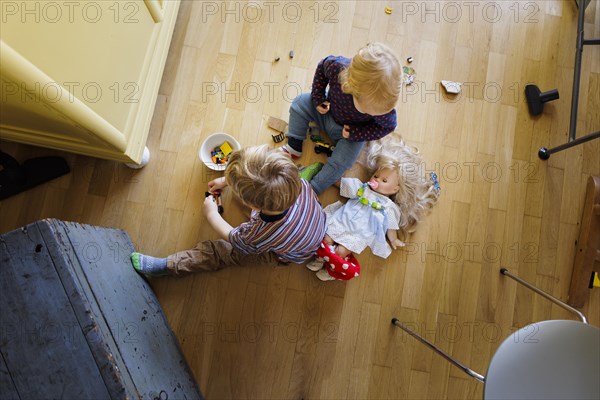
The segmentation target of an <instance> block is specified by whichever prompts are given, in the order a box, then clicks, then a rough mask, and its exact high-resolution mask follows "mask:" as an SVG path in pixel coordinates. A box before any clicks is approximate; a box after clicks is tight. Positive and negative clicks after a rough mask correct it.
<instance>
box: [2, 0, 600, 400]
mask: <svg viewBox="0 0 600 400" xmlns="http://www.w3.org/2000/svg"><path fill="white" fill-rule="evenodd" d="M386 6H387V7H392V8H393V10H392V13H391V14H387V13H386V12H385V11H384V9H385V7H386ZM586 32H587V34H586V36H588V37H599V36H600V6H599V4H598V1H597V0H595V1H592V2H591V4H590V6H589V7H588V10H587V14H586ZM575 35H576V6H575V3H574V2H573V1H528V2H523V1H496V2H464V3H462V2H458V3H457V2H443V1H424V2H410V1H404V2H402V1H396V0H392V1H350V0H347V1H326V2H313V1H295V2H294V1H292V2H278V1H274V2H249V3H246V2H237V1H232V2H213V1H193V2H192V1H187V0H186V1H183V2H182V5H181V9H180V13H179V17H178V23H177V27H176V31H175V33H174V37H173V42H172V46H171V49H170V54H169V58H168V61H167V65H166V69H165V73H164V78H163V82H162V85H161V89H160V95H159V98H158V101H157V104H156V111H155V115H154V119H153V123H152V127H151V132H150V136H149V139H148V147H149V148H150V150H151V153H152V159H151V162H150V164H149V165H148V166H146V167H145V168H143V169H141V170H131V169H128V168H126V167H125V166H123V165H119V164H117V163H114V162H110V161H104V160H100V159H93V158H88V157H83V156H77V155H72V154H63V153H59V152H56V151H53V150H49V149H41V148H34V147H29V146H25V145H17V144H14V143H8V142H1V143H0V146H1V148H2V150H3V151H6V152H8V153H10V154H13V155H14V156H16V157H17V158H18V159H19V160H25V159H27V158H31V157H35V156H40V155H50V154H60V155H64V156H65V157H66V159H67V160H68V162H69V164H70V165H71V167H72V172H71V173H70V174H69V175H67V176H64V177H62V178H60V179H58V180H55V181H53V182H51V183H48V184H46V185H43V186H40V187H37V188H35V189H32V190H30V191H28V192H26V193H22V194H20V195H18V196H15V197H12V198H10V199H7V200H5V201H2V202H0V217H1V218H0V232H6V231H8V230H12V229H15V228H18V227H20V226H22V225H25V224H27V223H30V222H32V221H35V220H38V219H40V218H45V217H54V218H60V219H64V220H70V221H78V222H82V223H89V224H95V225H102V226H111V227H118V228H122V229H125V230H126V231H127V232H128V233H129V234H130V236H131V238H132V240H133V241H134V243H135V245H136V247H137V248H138V249H139V250H140V251H141V252H145V253H149V254H153V255H157V256H166V255H168V254H170V253H173V252H175V251H178V250H182V249H185V248H189V247H191V246H193V245H194V244H195V243H196V242H197V241H199V240H203V239H209V238H214V237H215V235H214V233H213V232H211V230H210V228H209V227H208V226H207V224H206V222H205V220H204V218H203V216H202V213H201V207H200V206H201V204H202V201H203V198H204V192H205V190H206V189H205V188H206V184H207V182H208V181H209V180H210V179H212V178H214V177H216V176H219V174H218V173H209V171H208V170H207V169H206V168H205V167H204V166H203V165H202V163H201V162H200V161H199V159H198V156H197V153H198V149H199V146H200V143H201V142H202V140H203V139H204V138H205V137H207V136H208V135H210V134H211V133H213V132H217V131H225V132H229V133H231V134H233V135H235V136H236V137H237V138H238V140H239V141H240V143H241V144H242V145H243V146H249V145H254V144H262V143H272V140H271V134H272V133H273V132H272V131H270V130H269V129H268V128H267V126H266V120H267V118H268V117H269V116H275V117H280V118H284V119H286V120H287V118H288V109H289V104H290V102H291V100H292V99H293V98H294V97H295V96H296V95H297V94H299V93H301V92H302V91H306V90H308V89H309V88H310V85H311V82H312V76H313V73H314V69H315V67H316V64H317V62H318V61H319V60H320V59H321V58H323V57H324V56H327V55H329V54H339V55H347V56H352V55H353V54H354V53H355V51H356V50H357V49H358V48H359V47H361V46H362V45H364V44H365V43H366V42H368V41H383V42H385V43H387V44H389V45H390V46H391V47H392V48H393V49H394V50H395V51H396V52H397V54H398V56H399V58H400V59H401V60H405V59H406V58H407V57H409V56H412V57H413V58H414V61H413V63H412V64H410V65H411V66H412V67H413V68H414V69H415V70H416V81H415V83H414V84H413V85H411V86H410V87H408V88H407V89H406V91H405V93H404V94H403V96H402V98H401V99H400V101H399V102H398V106H397V110H398V114H399V126H398V133H399V134H401V135H402V136H403V137H404V138H405V140H406V141H407V142H409V143H410V144H413V145H415V146H417V147H418V148H419V149H420V150H421V153H422V155H423V158H424V160H425V163H426V168H427V169H428V170H431V171H436V172H437V174H438V176H439V178H440V184H441V187H442V195H441V198H440V202H439V204H438V205H437V206H436V207H435V209H434V211H433V212H432V214H431V215H430V216H428V217H427V218H426V219H425V221H424V223H423V224H422V225H421V226H419V228H418V230H417V232H416V233H415V234H413V235H412V237H411V238H410V239H409V243H408V246H407V247H406V248H405V249H404V250H399V251H395V252H394V253H393V254H392V256H390V257H389V259H387V260H382V259H379V258H376V257H374V256H372V255H371V254H370V253H369V252H368V251H365V252H364V253H363V254H361V255H360V256H359V260H360V262H361V264H362V265H363V273H362V274H361V276H360V278H359V279H355V280H352V281H349V282H347V283H343V282H327V283H323V282H320V281H318V280H317V279H316V278H315V276H314V274H312V273H311V272H310V271H308V270H307V269H305V268H304V267H301V266H296V267H290V268H277V269H270V268H266V267H257V266H248V267H246V268H231V269H226V270H223V271H220V272H217V273H207V274H197V275H195V276H190V277H186V278H183V279H174V278H164V279H155V280H153V281H152V285H153V287H154V289H155V291H156V293H157V295H158V297H159V300H160V302H161V304H162V305H163V307H164V309H165V312H166V314H167V317H168V319H169V321H170V322H171V325H172V327H173V329H174V331H175V333H176V335H177V337H178V339H179V341H180V343H181V345H182V349H183V351H184V353H185V356H186V358H187V360H188V362H189V364H190V366H191V367H192V369H193V372H194V374H195V376H196V378H197V380H198V382H199V383H200V386H201V388H202V390H203V392H204V393H205V395H206V397H207V398H208V399H437V398H451V399H476V398H481V396H482V385H481V384H479V383H478V382H476V381H474V380H473V379H470V378H469V377H467V376H466V375H464V374H463V373H462V372H461V371H459V370H458V369H456V368H454V367H452V366H451V365H450V364H448V363H447V362H446V361H445V360H443V359H442V358H440V357H438V356H436V355H435V354H433V353H432V352H431V351H430V350H429V349H427V348H425V347H424V346H423V345H421V344H420V343H418V342H416V341H415V340H413V339H412V338H410V337H408V336H407V335H404V334H402V333H401V331H400V330H398V329H397V328H394V327H393V326H392V325H391V324H390V320H391V318H392V317H397V318H399V319H400V320H401V321H403V322H405V323H407V324H409V325H410V326H412V327H413V328H414V329H417V330H418V331H419V332H420V333H421V334H422V335H425V336H426V337H427V338H428V339H430V340H432V341H434V342H435V343H437V344H438V345H439V346H441V347H442V348H444V349H445V350H446V351H448V352H450V353H451V354H453V355H454V356H455V357H456V358H457V359H459V360H461V361H462V362H464V363H465V364H467V365H469V366H470V367H471V368H473V369H475V370H477V371H479V372H481V373H485V371H486V367H487V365H488V363H489V361H490V358H491V356H492V354H493V353H494V351H495V349H496V348H497V347H498V346H499V344H500V343H501V342H502V340H503V338H505V337H506V336H508V335H509V334H510V333H512V332H513V331H514V330H515V329H517V328H520V327H523V326H525V325H527V324H529V323H531V322H535V321H540V320H545V319H561V318H565V319H567V318H571V317H570V316H569V315H568V314H566V312H565V311H564V310H562V309H560V308H558V307H556V306H553V305H552V304H551V303H549V302H547V301H546V300H544V299H542V298H540V297H539V296H537V295H534V294H533V293H531V292H529V291H527V290H526V289H524V288H518V287H517V286H516V283H515V282H513V281H509V280H508V279H507V278H504V277H502V276H501V275H500V274H499V273H498V271H499V269H500V267H501V266H505V267H507V268H509V269H510V270H511V271H512V272H514V273H517V274H518V275H519V276H521V277H522V278H524V279H527V280H529V281H530V282H532V283H534V284H535V285H537V286H538V287H540V288H542V289H543V290H546V291H548V292H550V293H552V294H554V295H555V296H557V297H559V298H562V299H566V296H567V292H568V287H569V280H570V275H571V267H572V260H573V256H574V251H575V241H576V240H577V236H578V233H579V223H580V218H581V214H582V204H583V199H584V190H585V183H586V180H587V178H588V176H589V175H600V141H599V140H595V141H592V142H588V143H586V144H584V145H581V146H578V147H574V148H572V149H569V150H567V151H564V152H561V153H557V154H555V155H552V157H551V158H550V160H548V161H541V160H539V159H538V157H537V151H538V149H539V148H540V147H542V146H546V147H553V146H556V145H559V144H562V143H565V142H566V141H567V131H568V123H569V113H570V102H571V85H572V79H573V64H574V58H575V54H574V53H575V47H574V46H575ZM290 50H293V51H294V57H293V59H292V58H289V52H290ZM276 57H280V60H279V61H278V62H275V61H274V59H275V58H276ZM442 79H447V80H454V81H459V82H463V91H462V93H461V94H460V95H458V96H455V97H450V96H448V95H446V94H445V93H444V92H443V89H441V86H440V84H439V82H440V81H441V80H442ZM528 83H535V84H537V85H538V86H539V87H540V88H541V89H542V90H544V91H545V90H550V89H554V88H556V89H558V90H559V93H560V99H558V100H555V101H553V102H551V103H547V104H546V106H545V110H544V113H543V115H541V116H539V117H531V116H530V115H529V113H528V111H527V104H526V102H525V97H524V87H525V85H526V84H528ZM599 110H600V49H598V46H596V48H595V49H594V48H593V46H589V47H588V48H586V50H585V52H584V61H583V68H582V78H581V95H580V101H579V118H578V135H583V134H587V133H589V132H592V131H596V130H598V129H599V127H600V112H599ZM306 146H309V144H306ZM305 150H306V151H305V154H306V156H305V159H302V162H303V163H310V162H312V161H314V160H317V159H322V158H324V157H325V156H324V155H316V154H310V153H312V150H310V148H308V147H307V148H306V149H305ZM336 198H337V192H336V189H334V188H332V189H329V190H328V191H327V192H326V193H324V194H323V195H322V202H323V203H324V204H329V203H331V202H333V201H334V200H335V199H336ZM224 207H225V216H226V218H227V219H228V221H230V222H231V223H232V224H238V223H240V222H242V221H244V218H245V217H244V212H243V210H241V209H240V208H239V207H238V206H237V205H236V204H235V202H232V201H231V198H230V196H225V201H224ZM123 256H126V255H123ZM584 311H585V312H586V313H587V315H588V316H589V318H590V322H591V323H592V324H594V325H596V326H598V325H599V324H600V289H595V290H594V291H591V292H590V296H589V300H588V301H587V304H586V306H585V308H584Z"/></svg>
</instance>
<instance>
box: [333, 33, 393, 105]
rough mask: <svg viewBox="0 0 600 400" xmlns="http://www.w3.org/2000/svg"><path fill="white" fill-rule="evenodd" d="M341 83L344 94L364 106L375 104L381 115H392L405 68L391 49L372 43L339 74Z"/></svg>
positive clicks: (361, 50)
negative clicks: (390, 113) (385, 113)
mask: <svg viewBox="0 0 600 400" xmlns="http://www.w3.org/2000/svg"><path fill="white" fill-rule="evenodd" d="M339 82H340V84H341V86H342V91H343V92H344V93H347V94H351V95H352V96H353V97H355V98H356V99H357V100H358V101H360V102H361V103H362V104H367V103H369V104H373V105H374V106H376V107H378V108H380V109H381V110H382V112H389V111H390V110H392V109H393V108H394V107H395V106H396V102H397V101H398V98H399V97H400V90H401V89H402V66H401V65H400V62H399V61H398V58H396V55H395V54H394V52H393V51H392V50H391V49H390V48H389V47H388V46H386V45H384V44H383V43H369V44H367V45H366V46H365V47H363V48H361V49H360V50H358V53H357V54H356V55H355V56H354V58H352V62H351V63H350V66H349V67H348V68H346V69H344V70H343V71H342V72H340V75H339Z"/></svg>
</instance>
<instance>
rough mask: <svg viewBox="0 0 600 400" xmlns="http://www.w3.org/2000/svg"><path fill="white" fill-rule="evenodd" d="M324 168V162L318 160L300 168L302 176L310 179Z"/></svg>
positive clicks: (306, 179) (307, 179)
mask: <svg viewBox="0 0 600 400" xmlns="http://www.w3.org/2000/svg"><path fill="white" fill-rule="evenodd" d="M321 168H323V163H321V162H316V163H314V164H311V165H309V166H308V167H306V168H303V169H302V170H300V178H301V179H304V180H305V181H309V182H310V180H311V179H312V178H313V177H314V176H315V175H316V174H318V173H319V171H320V170H321Z"/></svg>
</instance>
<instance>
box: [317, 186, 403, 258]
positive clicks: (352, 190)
mask: <svg viewBox="0 0 600 400" xmlns="http://www.w3.org/2000/svg"><path fill="white" fill-rule="evenodd" d="M361 188H363V189H362V190H361ZM360 193H362V195H360ZM340 195H341V196H343V197H348V198H349V200H348V201H347V202H346V203H342V202H341V201H337V202H335V203H333V204H330V205H328V206H327V207H325V214H326V215H327V234H328V235H329V236H330V237H331V238H332V239H333V240H334V241H335V242H336V243H339V244H341V245H343V246H344V247H346V248H347V249H348V250H350V251H352V252H353V253H355V254H360V253H361V252H362V251H363V250H364V249H365V248H366V247H367V246H368V247H370V248H371V251H372V252H373V254H375V255H376V256H378V257H381V258H387V257H388V256H389V255H390V253H391V252H392V248H391V246H390V245H389V243H388V242H387V240H386V236H385V234H386V231H387V230H388V229H396V230H397V229H398V221H399V220H400V208H399V207H398V206H397V205H396V203H394V202H393V201H392V200H391V199H390V198H389V197H387V196H385V195H383V194H379V193H377V192H375V191H373V190H371V188H370V187H369V186H368V185H367V184H364V183H362V182H361V181H360V180H358V179H356V178H342V181H341V185H340ZM365 203H366V204H365ZM377 204H379V205H380V206H381V209H379V210H378V209H376V208H374V206H375V207H379V206H378V205H377Z"/></svg>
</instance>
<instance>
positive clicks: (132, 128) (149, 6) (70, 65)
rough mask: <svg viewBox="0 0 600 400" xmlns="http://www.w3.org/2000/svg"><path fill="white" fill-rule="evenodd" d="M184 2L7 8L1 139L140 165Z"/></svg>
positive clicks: (3, 14) (0, 79)
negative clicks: (178, 14) (178, 16)
mask: <svg viewBox="0 0 600 400" xmlns="http://www.w3.org/2000/svg"><path fill="white" fill-rule="evenodd" d="M178 9H179V0H145V1H142V0H97V1H91V0H90V1H87V0H84V1H81V0H79V1H43V0H29V1H11V0H0V19H1V21H0V23H1V29H0V45H1V49H0V50H1V52H0V84H1V93H0V94H1V99H0V106H1V114H0V139H2V140H10V141H15V142H20V143H27V144H32V145H37V146H42V147H50V148H55V149H60V150H65V151H70V152H74V153H79V154H85V155H90V156H94V157H99V158H105V159H111V160H116V161H122V162H126V163H134V164H139V163H140V162H141V160H142V155H143V152H144V147H145V144H146V138H147V136H148V131H149V127H150V122H151V119H152V114H153V112H154V105H155V102H156V98H157V95H158V88H159V85H160V81H161V78H162V73H163V69H164V65H165V61H166V58H167V53H168V49H169V44H170V42H171V36H172V33H173V29H174V26H175V20H176V18H177V12H178Z"/></svg>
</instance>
